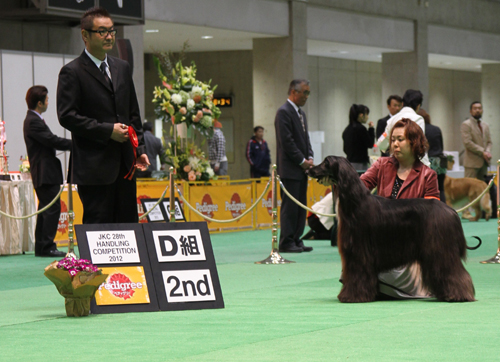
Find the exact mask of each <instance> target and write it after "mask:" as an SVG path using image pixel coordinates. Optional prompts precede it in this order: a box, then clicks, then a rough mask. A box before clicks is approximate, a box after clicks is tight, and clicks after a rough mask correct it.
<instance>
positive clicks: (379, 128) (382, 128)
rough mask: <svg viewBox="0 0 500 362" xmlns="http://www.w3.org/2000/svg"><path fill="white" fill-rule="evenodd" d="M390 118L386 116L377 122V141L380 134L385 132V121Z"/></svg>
mask: <svg viewBox="0 0 500 362" xmlns="http://www.w3.org/2000/svg"><path fill="white" fill-rule="evenodd" d="M389 118H391V115H390V114H388V115H387V116H385V117H384V118H380V119H379V120H378V121H377V131H376V132H375V135H376V136H377V139H379V137H380V136H382V133H384V131H385V127H387V121H388V120H389Z"/></svg>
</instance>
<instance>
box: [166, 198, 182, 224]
mask: <svg viewBox="0 0 500 362" xmlns="http://www.w3.org/2000/svg"><path fill="white" fill-rule="evenodd" d="M163 207H164V208H165V210H167V216H168V218H169V219H170V200H169V201H163ZM175 219H176V220H184V216H182V212H181V205H180V204H179V201H177V200H175Z"/></svg>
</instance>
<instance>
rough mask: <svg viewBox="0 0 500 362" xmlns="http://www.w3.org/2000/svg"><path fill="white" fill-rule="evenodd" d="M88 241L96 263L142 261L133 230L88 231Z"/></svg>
mask: <svg viewBox="0 0 500 362" xmlns="http://www.w3.org/2000/svg"><path fill="white" fill-rule="evenodd" d="M87 241H88V244H89V249H90V256H91V258H92V263H94V264H123V263H140V262H141V259H140V257H139V250H138V249H137V240H136V238H135V232H134V231H133V230H112V231H87Z"/></svg>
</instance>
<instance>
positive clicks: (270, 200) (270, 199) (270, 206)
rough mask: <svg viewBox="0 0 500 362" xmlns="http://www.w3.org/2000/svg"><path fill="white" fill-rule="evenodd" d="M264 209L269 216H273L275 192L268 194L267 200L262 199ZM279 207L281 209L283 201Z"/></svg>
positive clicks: (279, 203) (279, 201)
mask: <svg viewBox="0 0 500 362" xmlns="http://www.w3.org/2000/svg"><path fill="white" fill-rule="evenodd" d="M262 207H265V208H266V209H267V212H268V213H269V216H273V192H272V191H269V192H268V193H267V198H262ZM278 207H281V200H278Z"/></svg>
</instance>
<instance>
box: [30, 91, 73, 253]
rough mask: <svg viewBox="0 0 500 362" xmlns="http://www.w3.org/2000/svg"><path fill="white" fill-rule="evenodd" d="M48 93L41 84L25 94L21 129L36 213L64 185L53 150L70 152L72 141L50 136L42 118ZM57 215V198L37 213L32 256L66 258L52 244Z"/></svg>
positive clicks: (47, 103)
mask: <svg viewBox="0 0 500 362" xmlns="http://www.w3.org/2000/svg"><path fill="white" fill-rule="evenodd" d="M47 93H48V91H47V88H46V87H44V86H40V85H36V86H33V87H31V88H30V89H29V90H28V93H26V103H27V105H28V113H27V114H26V119H25V120H24V127H23V131H24V142H25V143H26V149H27V151H28V159H29V162H30V171H31V178H32V180H33V187H34V188H35V192H36V196H37V197H38V210H40V209H42V208H44V207H45V206H47V205H48V204H49V203H50V202H51V201H52V200H53V199H54V197H56V195H57V194H58V192H59V189H60V187H61V184H62V183H63V175H62V170H61V161H59V159H58V158H57V157H56V150H61V151H69V150H70V149H71V141H70V140H68V139H65V138H61V137H57V136H56V135H55V134H53V133H52V132H51V131H50V129H49V127H48V126H47V124H46V123H45V121H44V119H43V117H42V113H44V112H45V111H46V110H47V107H48V105H49V96H48V95H47ZM60 214H61V202H60V201H59V199H58V200H57V201H56V202H55V203H54V204H53V205H52V206H51V207H49V208H48V209H47V210H46V211H44V212H42V213H41V214H38V216H37V219H36V228H35V256H49V257H62V256H65V255H66V253H64V252H62V251H59V250H57V247H56V244H55V243H54V238H55V236H56V233H57V225H58V223H59V216H60Z"/></svg>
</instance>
